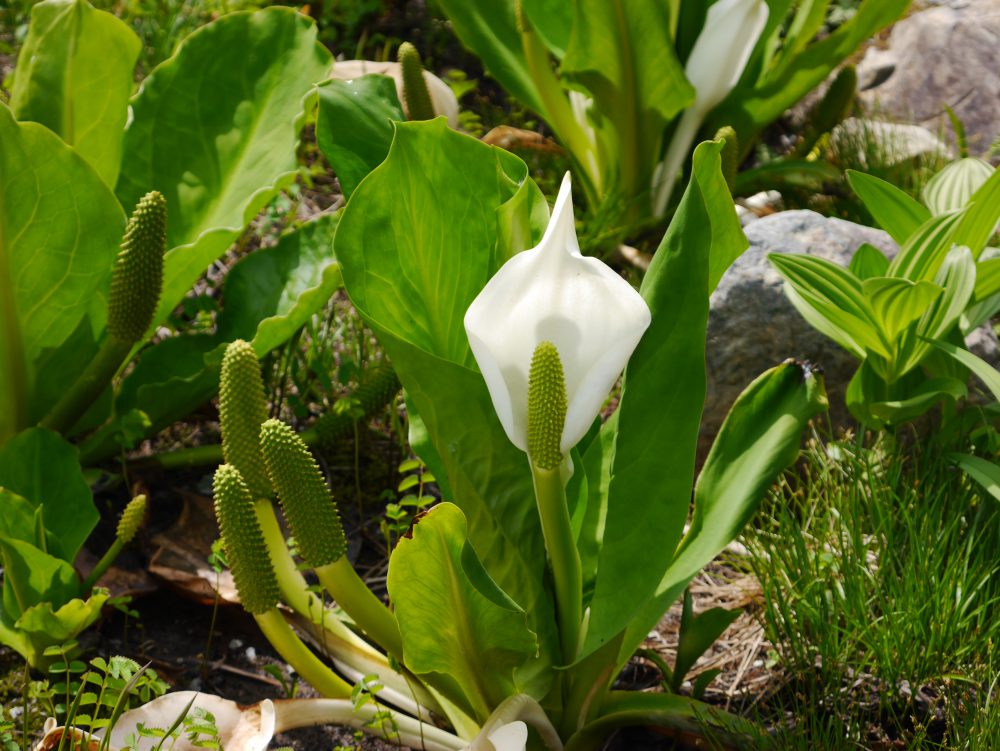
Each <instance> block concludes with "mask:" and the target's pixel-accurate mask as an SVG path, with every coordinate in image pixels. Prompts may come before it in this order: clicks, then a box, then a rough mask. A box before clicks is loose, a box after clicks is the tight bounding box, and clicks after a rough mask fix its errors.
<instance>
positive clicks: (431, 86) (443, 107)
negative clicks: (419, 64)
mask: <svg viewBox="0 0 1000 751" xmlns="http://www.w3.org/2000/svg"><path fill="white" fill-rule="evenodd" d="M369 73H377V74H379V75H382V76H389V78H391V79H392V80H393V81H394V82H395V83H396V96H398V97H399V101H400V103H401V104H403V105H404V107H405V96H404V95H403V66H401V65H400V64H399V63H392V62H386V63H378V62H374V61H372V60H344V61H342V62H337V63H334V66H333V77H334V78H339V79H342V80H344V81H350V80H351V79H354V78H360V77H361V76H364V75H367V74H369ZM424 81H425V82H426V84H427V91H428V93H429V94H430V95H431V107H432V108H433V109H434V114H435V115H444V116H445V117H447V118H448V125H449V126H450V127H451V128H458V99H456V98H455V94H454V92H452V90H451V87H450V86H448V84H446V83H445V82H444V81H442V80H441V79H440V78H438V77H437V76H435V75H434V74H433V73H431V72H430V71H426V70H425V71H424Z"/></svg>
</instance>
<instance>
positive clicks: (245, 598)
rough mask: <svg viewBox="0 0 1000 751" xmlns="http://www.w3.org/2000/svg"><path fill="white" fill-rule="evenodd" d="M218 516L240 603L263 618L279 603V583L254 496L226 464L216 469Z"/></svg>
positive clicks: (216, 513)
mask: <svg viewBox="0 0 1000 751" xmlns="http://www.w3.org/2000/svg"><path fill="white" fill-rule="evenodd" d="M213 489H214V492H215V515H216V517H217V518H218V520H219V529H220V531H221V532H222V541H223V544H224V546H225V549H226V557H227V558H228V559H229V568H230V569H231V570H232V572H233V580H234V581H235V582H236V589H237V590H238V591H239V593H240V600H241V601H242V603H243V607H244V608H245V609H246V611H247V612H248V613H252V614H254V615H260V614H262V613H266V612H268V611H269V610H271V609H273V608H275V607H276V606H277V604H278V597H279V590H278V580H277V577H276V576H275V574H274V569H273V568H272V566H271V558H270V556H269V554H268V552H267V544H266V543H265V542H264V535H263V533H262V532H261V529H260V524H259V523H258V522H257V516H256V514H255V513H254V508H253V497H252V496H251V495H250V490H249V488H247V485H246V483H245V482H244V481H243V477H242V476H241V475H240V473H239V470H237V469H236V468H235V467H233V466H232V465H229V464H223V465H222V466H221V467H219V468H218V469H217V470H215V482H214V488H213Z"/></svg>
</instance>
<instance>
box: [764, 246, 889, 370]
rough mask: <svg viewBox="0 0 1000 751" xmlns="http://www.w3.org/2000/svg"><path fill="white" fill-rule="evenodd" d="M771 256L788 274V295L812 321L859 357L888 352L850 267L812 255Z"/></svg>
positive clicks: (785, 275)
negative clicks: (845, 267)
mask: <svg viewBox="0 0 1000 751" xmlns="http://www.w3.org/2000/svg"><path fill="white" fill-rule="evenodd" d="M768 259H769V260H770V261H771V263H772V264H774V267H775V268H776V269H777V270H778V273H780V274H781V275H782V276H783V277H784V278H785V282H786V287H785V293H786V295H787V296H788V299H789V300H790V301H791V303H792V304H793V305H795V307H796V309H798V310H799V312H800V313H802V314H803V316H804V317H805V318H806V319H807V320H808V321H809V323H810V324H812V325H813V326H815V327H816V328H817V329H818V330H819V331H821V332H822V333H823V334H826V335H827V336H829V337H830V338H831V339H833V340H834V341H835V342H837V343H838V344H840V345H841V346H842V347H844V348H845V349H847V350H849V351H851V352H853V353H854V354H855V355H857V356H858V357H862V358H863V357H864V356H865V351H866V350H872V351H874V352H878V353H879V354H881V355H883V356H885V357H888V356H889V351H888V344H887V343H886V342H885V341H884V340H883V339H882V337H881V334H880V329H879V327H878V325H877V324H876V321H875V319H874V313H873V312H872V309H871V305H870V304H869V302H868V300H867V299H866V298H865V294H864V291H863V290H862V288H861V282H860V281H859V280H858V279H857V278H856V277H854V276H853V275H852V274H851V273H850V272H849V271H847V270H846V269H843V268H841V267H840V266H838V265H837V264H835V263H833V262H831V261H827V260H826V259H825V258H817V257H813V256H806V255H791V254H784V253H771V254H770V255H769V256H768ZM806 308H808V309H809V311H810V312H809V313H807V312H806V310H805V309H806ZM816 319H821V320H818V321H817V320H816Z"/></svg>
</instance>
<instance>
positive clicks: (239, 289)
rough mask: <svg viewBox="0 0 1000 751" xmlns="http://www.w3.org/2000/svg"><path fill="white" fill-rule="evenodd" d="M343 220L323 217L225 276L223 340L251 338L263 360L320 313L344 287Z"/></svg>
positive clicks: (337, 216) (330, 215) (243, 260)
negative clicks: (337, 249) (339, 242)
mask: <svg viewBox="0 0 1000 751" xmlns="http://www.w3.org/2000/svg"><path fill="white" fill-rule="evenodd" d="M339 221H340V213H336V214H324V215H322V216H319V217H317V218H316V219H314V220H312V221H309V222H305V223H304V224H302V225H300V226H299V227H298V228H297V229H295V230H294V231H292V232H289V233H288V234H286V235H283V236H282V237H281V239H280V240H278V244H277V245H274V246H272V247H270V248H264V249H262V250H258V251H257V252H256V253H251V254H250V255H248V256H247V257H246V258H244V259H242V260H241V261H240V262H239V263H237V264H236V265H235V266H234V267H233V268H232V269H231V270H230V272H229V274H228V275H227V276H226V284H225V288H224V291H223V308H222V313H221V314H220V315H219V340H220V341H223V342H231V341H233V340H234V339H246V340H247V341H250V342H251V343H252V344H253V346H254V350H256V352H257V355H258V356H261V357H262V356H264V355H265V354H267V353H268V352H270V351H271V350H272V349H274V348H275V347H277V346H278V345H279V344H281V343H282V342H284V341H286V340H287V339H288V338H289V337H290V336H291V335H292V334H294V333H295V331H296V330H297V329H299V328H300V327H301V326H302V325H303V324H305V323H306V322H307V321H308V320H309V319H310V318H311V317H312V315H313V314H314V313H317V312H318V311H320V310H321V309H322V308H323V306H324V305H326V303H327V301H329V299H330V297H331V296H332V295H333V293H334V292H335V291H336V290H337V288H338V287H340V286H341V282H342V280H341V277H340V266H339V265H338V264H337V258H336V256H334V253H333V236H334V233H336V231H337V223H338V222H339Z"/></svg>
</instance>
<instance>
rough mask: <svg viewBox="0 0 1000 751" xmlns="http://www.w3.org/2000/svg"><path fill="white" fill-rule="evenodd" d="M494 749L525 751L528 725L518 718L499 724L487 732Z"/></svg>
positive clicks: (500, 750)
mask: <svg viewBox="0 0 1000 751" xmlns="http://www.w3.org/2000/svg"><path fill="white" fill-rule="evenodd" d="M489 739H490V743H492V744H493V747H494V748H495V749H496V751H525V749H526V748H527V747H528V726H527V725H525V724H524V723H523V722H521V721H520V720H516V721H514V722H508V723H507V724H506V725H501V726H500V727H498V728H497V729H496V730H494V731H493V732H492V733H490V734H489Z"/></svg>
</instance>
